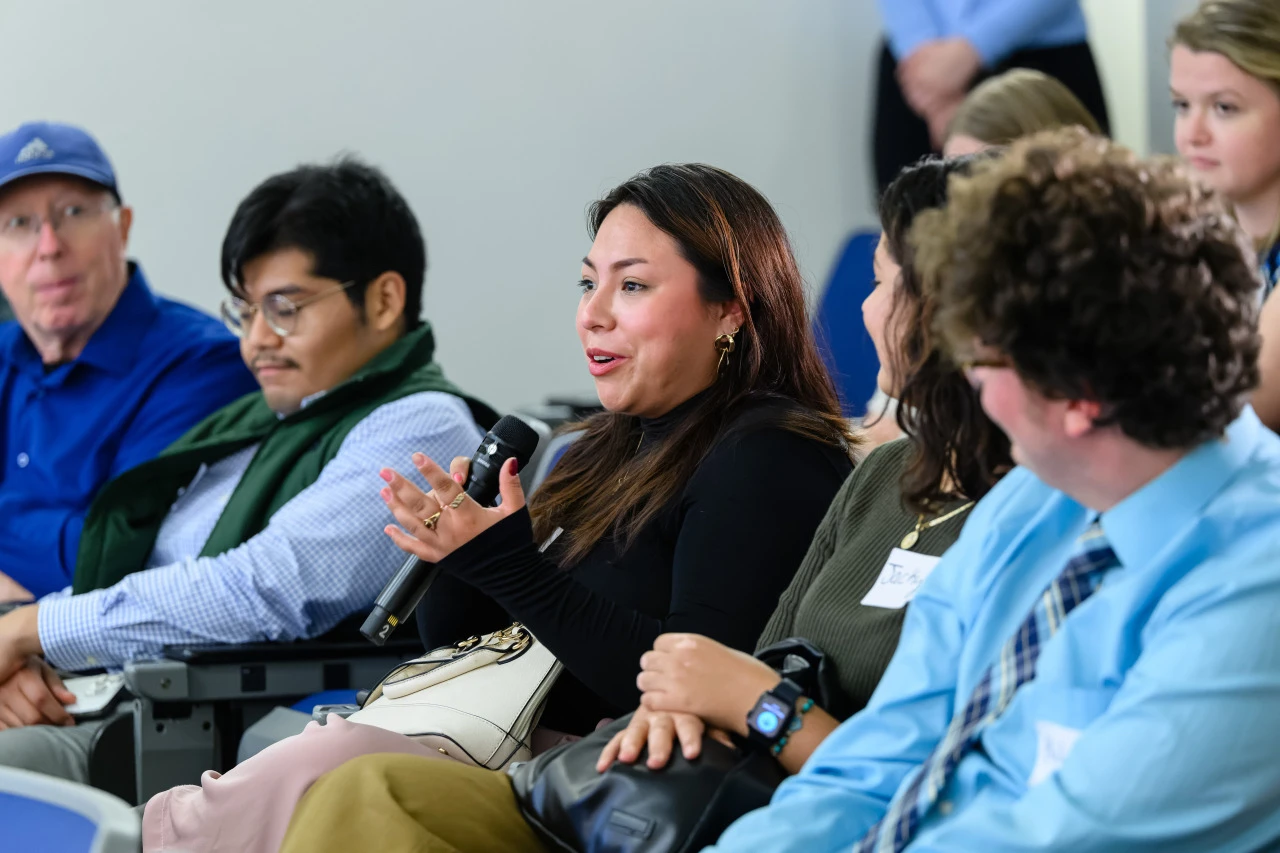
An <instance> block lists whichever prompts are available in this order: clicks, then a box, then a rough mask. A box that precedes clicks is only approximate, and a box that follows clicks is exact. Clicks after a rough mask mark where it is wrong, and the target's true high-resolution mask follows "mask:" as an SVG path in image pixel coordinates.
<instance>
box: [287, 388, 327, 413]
mask: <svg viewBox="0 0 1280 853" xmlns="http://www.w3.org/2000/svg"><path fill="white" fill-rule="evenodd" d="M328 393H329V389H328V388H326V389H325V390H323V391H317V392H316V393H314V394H311V395H309V396H306V397H303V398H302V402H300V403H298V411H299V412H301V411H302V410H303V409H305V408H306V407H307V406H310V405H311V404H312V403H314V402H315V401H316V400H319V399H320V398H321V397H323V396H324V395H325V394H328ZM287 417H289V416H288V415H282V414H280V413H279V412H276V419H277V420H281V421H282V420H284V419H285V418H287Z"/></svg>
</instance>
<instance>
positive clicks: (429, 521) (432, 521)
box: [422, 509, 444, 530]
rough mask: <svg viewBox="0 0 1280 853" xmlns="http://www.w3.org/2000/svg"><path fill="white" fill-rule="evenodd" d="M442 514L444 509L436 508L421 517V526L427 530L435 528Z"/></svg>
mask: <svg viewBox="0 0 1280 853" xmlns="http://www.w3.org/2000/svg"><path fill="white" fill-rule="evenodd" d="M443 514H444V510H442V509H440V510H436V511H435V512H433V513H432V514H431V515H429V516H427V517H426V518H424V519H422V526H423V527H425V528H427V529H428V530H435V529H436V525H437V524H438V523H439V522H440V516H441V515H443Z"/></svg>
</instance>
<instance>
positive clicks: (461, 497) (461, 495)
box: [449, 492, 467, 509]
mask: <svg viewBox="0 0 1280 853" xmlns="http://www.w3.org/2000/svg"><path fill="white" fill-rule="evenodd" d="M466 499H467V493H466V492H458V496H457V497H456V498H454V499H453V500H451V501H449V509H457V508H458V507H460V506H462V502H463V501H465V500H466Z"/></svg>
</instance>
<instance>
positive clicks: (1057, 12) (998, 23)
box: [879, 0, 1088, 68]
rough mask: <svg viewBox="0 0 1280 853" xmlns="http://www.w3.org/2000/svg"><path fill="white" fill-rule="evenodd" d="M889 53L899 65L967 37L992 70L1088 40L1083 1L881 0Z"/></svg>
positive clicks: (881, 13)
mask: <svg viewBox="0 0 1280 853" xmlns="http://www.w3.org/2000/svg"><path fill="white" fill-rule="evenodd" d="M879 5H880V17H881V18H882V19H883V21H884V29H885V32H886V33H887V34H888V37H889V49H890V50H892V51H893V55H894V56H896V57H897V58H898V59H900V60H901V59H903V58H904V57H907V56H910V55H911V54H912V52H913V51H915V49H916V48H917V47H919V46H920V45H921V44H923V43H924V42H926V41H931V40H933V39H940V38H947V37H948V36H963V37H964V38H966V39H968V40H969V43H970V44H972V45H973V46H974V48H975V49H976V50H977V51H978V55H980V56H981V57H982V62H983V64H984V65H986V66H987V67H988V68H991V67H994V66H996V65H998V64H999V63H1000V61H1001V60H1003V59H1005V58H1006V57H1007V56H1009V54H1011V53H1013V52H1014V51H1017V50H1022V49H1024V48H1036V47H1056V46H1059V45H1064V44H1075V43H1078V42H1082V41H1085V40H1086V39H1087V38H1088V28H1087V27H1086V25H1085V19H1084V12H1083V11H1081V9H1080V0H880V4H879Z"/></svg>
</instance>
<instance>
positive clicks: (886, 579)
mask: <svg viewBox="0 0 1280 853" xmlns="http://www.w3.org/2000/svg"><path fill="white" fill-rule="evenodd" d="M939 559H941V558H940V557H930V556H928V555H926V554H917V553H916V552H915V551H906V550H903V549H902V548H894V549H893V550H892V551H890V552H889V559H888V560H887V561H886V562H885V564H884V568H883V569H881V570H880V577H878V578H876V582H875V584H874V585H873V586H872V587H871V591H870V592H868V593H867V597H866V598H864V599H862V603H863V604H865V605H867V606H868V607H886V608H888V609H890V610H901V609H902V608H904V607H906V606H907V603H908V602H910V601H911V599H913V598H915V597H916V590H917V589H919V588H920V584H922V583H924V579H925V578H927V577H929V573H930V572H932V571H933V567H934V566H936V565H938V560H939Z"/></svg>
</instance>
